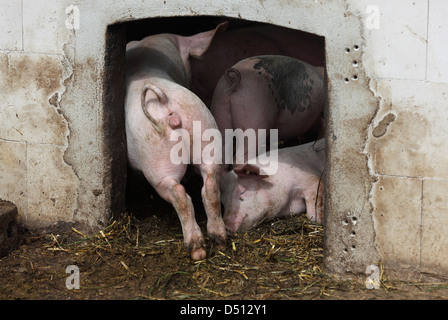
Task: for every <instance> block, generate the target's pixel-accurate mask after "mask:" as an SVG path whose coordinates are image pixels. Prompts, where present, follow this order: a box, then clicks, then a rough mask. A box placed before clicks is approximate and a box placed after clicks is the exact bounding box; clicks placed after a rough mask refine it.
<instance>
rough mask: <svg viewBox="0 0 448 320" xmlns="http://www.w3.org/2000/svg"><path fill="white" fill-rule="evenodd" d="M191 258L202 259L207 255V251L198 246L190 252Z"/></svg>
mask: <svg viewBox="0 0 448 320" xmlns="http://www.w3.org/2000/svg"><path fill="white" fill-rule="evenodd" d="M190 256H191V259H193V260H195V261H198V260H204V259H205V258H206V257H207V253H206V252H205V249H204V248H199V249H196V250H192V251H191V253H190Z"/></svg>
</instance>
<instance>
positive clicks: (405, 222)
mask: <svg viewBox="0 0 448 320" xmlns="http://www.w3.org/2000/svg"><path fill="white" fill-rule="evenodd" d="M421 194H422V182H421V180H419V179H409V178H399V177H383V176H382V177H379V179H378V181H377V182H376V183H375V184H374V189H373V194H372V203H373V206H374V210H373V214H374V219H375V231H376V243H377V245H378V247H379V251H380V253H381V255H382V259H383V261H384V262H386V263H393V264H395V263H402V264H406V265H414V266H419V265H420V238H421V227H420V225H421V202H422V200H421Z"/></svg>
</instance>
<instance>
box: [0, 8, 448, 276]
mask: <svg viewBox="0 0 448 320" xmlns="http://www.w3.org/2000/svg"><path fill="white" fill-rule="evenodd" d="M70 8H71V9H70ZM73 8H74V7H73V3H72V2H71V1H68V0H64V1H57V2H55V1H51V0H20V1H8V0H0V198H3V199H5V200H9V201H12V202H14V203H15V204H16V205H17V207H18V209H19V219H20V221H21V222H22V223H24V224H26V225H27V226H28V227H30V228H59V227H61V226H62V225H64V223H66V224H68V225H70V224H77V225H80V226H83V227H84V228H85V229H83V230H89V229H92V228H101V227H104V225H105V223H107V221H108V219H109V218H110V216H111V214H112V213H113V212H114V209H112V207H114V206H116V207H117V208H119V207H120V203H121V202H122V198H123V195H122V192H123V190H122V189H123V185H124V180H125V177H124V174H123V172H122V171H123V169H122V167H123V165H124V164H123V160H125V157H124V156H123V155H124V148H125V145H124V139H123V132H122V123H121V122H120V119H121V118H122V116H123V114H120V99H122V98H123V96H122V94H123V93H122V92H120V83H121V82H120V81H122V75H123V66H122V65H123V51H120V50H123V48H124V38H123V37H124V28H123V27H122V23H126V22H127V21H133V20H137V19H147V18H151V17H155V16H157V17H173V16H185V15H188V16H199V15H209V16H214V15H217V16H227V17H233V18H241V19H246V20H252V21H260V22H267V23H272V24H277V25H280V26H284V27H288V28H294V29H298V30H302V31H306V32H310V33H314V34H317V35H319V36H323V37H325V49H326V63H327V65H326V78H327V84H326V85H327V89H328V96H327V110H326V111H327V112H326V117H327V125H328V130H327V132H326V138H327V140H326V141H327V151H328V152H327V159H326V160H327V167H326V174H325V181H326V184H327V186H326V192H327V194H326V201H325V209H326V212H327V215H326V225H325V234H326V236H325V259H324V260H325V266H326V268H327V269H328V270H330V271H333V272H337V273H341V274H346V273H351V274H352V273H355V274H360V273H363V272H364V271H365V270H366V267H367V266H369V265H371V264H375V263H383V266H384V267H385V270H386V271H387V270H392V271H395V272H397V274H400V272H401V273H403V272H404V271H403V270H406V271H409V272H417V273H430V274H438V275H440V274H442V275H443V274H445V275H446V274H447V272H448V265H447V262H446V259H444V257H446V256H448V251H447V249H446V248H447V246H446V243H447V242H448V240H447V234H448V230H447V228H448V227H446V226H447V225H448V223H447V222H448V218H447V216H448V212H447V209H446V208H447V200H446V199H447V196H446V194H448V192H447V191H448V190H447V189H448V165H447V163H448V161H447V160H448V159H447V153H446V151H445V150H447V148H446V147H447V143H448V142H446V139H445V137H446V136H447V132H446V131H447V129H446V128H447V127H448V126H447V124H448V116H447V113H446V111H445V109H446V105H447V101H446V99H447V95H448V93H447V85H448V84H447V82H448V71H446V70H448V64H447V63H448V62H447V61H448V60H447V59H446V58H445V56H446V49H447V48H446V44H445V43H446V41H444V37H445V34H447V32H448V27H447V24H446V23H445V20H446V19H445V17H446V15H447V14H448V5H447V4H446V2H444V0H399V1H394V2H391V1H385V0H345V1H344V0H330V1H321V0H318V1H308V0H303V1H289V0H285V1H278V0H275V1H274V0H264V1H258V0H251V1H232V2H231V3H229V2H227V1H224V0H223V1H211V2H210V3H207V4H205V3H204V2H203V1H189V2H188V3H186V2H184V1H180V0H172V1H156V0H147V1H141V0H128V1H125V2H124V1H118V0H115V1H109V2H108V5H107V6H105V5H104V3H103V2H101V1H89V2H84V1H81V2H79V3H78V4H75V9H76V10H77V11H76V10H75V9H73ZM369 8H370V9H369ZM372 8H373V11H372ZM73 10H75V11H76V12H77V14H79V15H78V16H77V17H78V18H79V20H78V21H77V22H78V23H79V25H78V26H77V27H76V28H74V24H73V23H74V20H73V19H74V18H73V14H75V11H73ZM111 25H113V27H109V26H111ZM111 52H112V53H111ZM120 52H121V53H120ZM119 114H120V115H119ZM120 123H121V124H120Z"/></svg>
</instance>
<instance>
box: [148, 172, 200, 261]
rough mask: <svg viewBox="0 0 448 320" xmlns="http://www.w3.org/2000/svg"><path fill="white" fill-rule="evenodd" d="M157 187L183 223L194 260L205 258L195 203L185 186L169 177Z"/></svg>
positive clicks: (185, 239) (184, 232) (186, 241)
mask: <svg viewBox="0 0 448 320" xmlns="http://www.w3.org/2000/svg"><path fill="white" fill-rule="evenodd" d="M155 189H156V191H157V192H158V193H159V194H160V196H161V197H162V198H164V199H165V200H166V201H168V202H169V203H171V204H172V205H173V207H174V209H175V210H176V212H177V215H178V216H179V220H180V223H181V225H182V233H183V235H184V243H185V247H186V248H187V249H188V250H189V252H190V255H191V258H192V259H193V260H202V259H205V258H206V256H207V254H206V252H205V245H204V238H203V236H202V232H201V229H200V228H199V226H198V224H197V222H196V219H195V216H194V208H193V203H192V201H191V198H190V196H189V195H188V194H187V192H186V191H185V188H184V186H183V185H181V184H180V183H179V181H177V180H176V179H175V178H173V177H168V178H165V179H163V180H162V181H161V182H160V183H159V184H157V186H156V187H155Z"/></svg>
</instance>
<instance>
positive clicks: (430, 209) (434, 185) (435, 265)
mask: <svg viewBox="0 0 448 320" xmlns="http://www.w3.org/2000/svg"><path fill="white" fill-rule="evenodd" d="M447 194H448V181H447V180H425V181H423V210H422V212H423V214H422V259H421V261H422V262H421V263H422V271H423V272H430V273H435V272H438V273H440V274H447V272H448V259H447V257H448V198H447Z"/></svg>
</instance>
